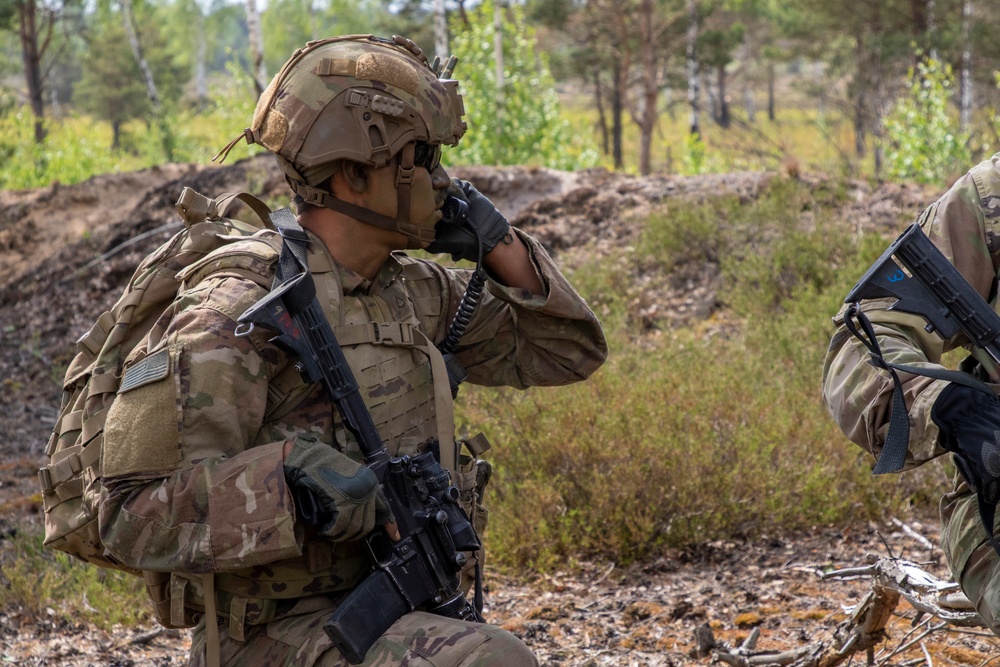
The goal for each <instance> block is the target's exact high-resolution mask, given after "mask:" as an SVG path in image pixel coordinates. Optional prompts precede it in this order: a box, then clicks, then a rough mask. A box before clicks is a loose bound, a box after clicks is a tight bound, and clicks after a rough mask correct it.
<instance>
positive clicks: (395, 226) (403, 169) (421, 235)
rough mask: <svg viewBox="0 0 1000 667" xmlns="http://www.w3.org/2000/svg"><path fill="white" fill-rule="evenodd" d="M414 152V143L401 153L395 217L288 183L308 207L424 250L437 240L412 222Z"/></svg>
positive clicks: (330, 194)
mask: <svg viewBox="0 0 1000 667" xmlns="http://www.w3.org/2000/svg"><path fill="white" fill-rule="evenodd" d="M413 149H414V143H413V142H412V141H411V142H409V143H408V144H406V145H405V146H404V147H403V150H401V151H400V152H399V167H398V168H397V170H396V217H395V218H390V217H389V216H387V215H383V214H381V213H377V212H375V211H372V210H371V209H367V208H364V207H362V206H358V205H357V204H352V203H350V202H346V201H344V200H343V199H337V198H336V197H334V196H333V194H332V193H330V192H329V191H327V190H323V189H321V188H317V187H314V186H311V185H306V184H305V183H302V182H300V181H297V180H295V179H293V178H291V177H289V176H288V175H287V174H286V176H285V180H286V181H287V182H288V185H289V186H290V187H291V188H292V190H293V191H294V192H295V194H297V195H299V196H300V197H302V199H304V200H305V202H306V203H307V204H311V205H313V206H323V207H325V208H328V209H331V210H334V211H337V212H338V213H343V214H344V215H347V216H350V217H352V218H354V219H356V220H360V221H361V222H364V223H366V224H369V225H374V226H375V227H381V228H382V229H388V230H390V231H394V232H399V233H400V234H402V235H403V236H405V237H406V239H407V246H406V247H407V248H421V247H423V246H424V245H426V244H428V243H430V242H431V241H433V240H434V229H433V228H431V229H427V228H426V227H421V226H419V225H415V224H413V223H412V222H411V221H410V202H411V200H412V199H411V187H410V186H411V185H412V183H413V171H414V168H413Z"/></svg>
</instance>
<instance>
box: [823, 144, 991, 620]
mask: <svg viewBox="0 0 1000 667" xmlns="http://www.w3.org/2000/svg"><path fill="white" fill-rule="evenodd" d="M998 202H1000V154H997V155H994V156H993V158H992V159H990V160H987V161H985V162H983V163H982V164H979V165H978V166H976V167H974V168H973V169H972V170H971V171H969V173H968V174H966V175H965V176H963V177H962V178H961V179H959V180H958V182H956V183H955V185H954V186H953V187H952V188H951V189H950V190H949V191H948V192H946V193H945V194H944V195H943V196H942V197H941V198H940V199H938V200H937V201H936V202H935V203H933V204H931V206H929V207H928V208H927V209H925V210H924V211H923V212H922V213H921V215H920V217H919V219H918V222H919V224H920V226H921V228H922V230H923V231H924V233H926V234H927V236H928V237H929V238H930V239H931V240H932V241H933V242H934V243H935V245H937V247H938V248H940V249H941V251H942V252H943V253H944V255H945V256H946V257H947V258H948V259H949V260H950V261H951V262H952V263H953V264H954V265H955V267H956V268H957V269H958V270H959V272H961V274H962V275H963V276H964V277H965V278H966V279H967V280H968V281H969V283H971V285H972V286H973V287H974V288H975V289H976V291H978V292H979V293H980V294H981V295H982V296H983V297H984V298H985V299H987V300H989V301H990V302H991V303H992V304H993V306H994V308H996V307H997V303H996V299H997V276H998V272H1000V207H998V205H997V203H998ZM894 301H895V299H878V300H869V301H863V302H861V304H860V309H861V312H862V313H863V315H864V316H866V317H867V318H868V319H869V320H870V321H871V323H872V327H873V331H874V334H875V336H876V340H877V343H878V345H879V346H880V348H881V351H882V355H883V358H884V359H885V361H887V362H889V363H891V364H894V365H908V366H919V367H924V368H932V369H933V368H941V366H940V364H941V355H942V353H944V352H946V351H948V350H951V349H954V348H956V347H959V346H965V347H967V348H968V347H969V345H968V340H966V339H965V337H964V336H962V335H958V336H955V337H954V338H951V339H948V340H941V338H939V337H938V336H937V335H935V334H932V333H928V332H927V331H926V330H925V328H924V327H925V325H926V322H925V321H924V320H923V319H922V318H920V317H918V316H916V315H910V314H907V313H902V312H899V311H893V310H890V309H889V307H890V306H891V305H892V304H893V303H894ZM845 312H846V306H845V308H844V309H842V310H841V312H840V313H839V314H838V315H837V317H836V318H834V321H835V323H836V324H837V330H836V333H835V334H834V336H833V340H832V341H831V343H830V349H829V351H828V353H827V357H826V364H825V367H824V369H823V394H824V398H825V400H826V402H827V405H828V407H829V409H830V412H831V414H832V415H833V417H834V419H835V420H836V421H837V423H838V424H839V425H840V428H841V429H842V430H843V431H844V433H845V434H846V435H847V437H848V438H850V439H851V440H852V441H854V442H855V443H857V444H859V445H861V446H862V447H863V448H865V449H867V450H868V451H870V452H871V453H872V454H874V455H875V456H876V457H878V456H880V455H881V453H882V450H883V447H884V446H885V444H886V439H887V434H888V425H889V418H890V414H891V409H890V408H891V404H892V396H893V390H894V382H893V380H892V378H891V377H890V375H889V374H888V373H886V372H885V371H883V370H879V369H876V368H875V367H874V366H873V365H871V364H869V363H868V358H869V357H868V354H867V352H868V350H867V349H866V348H865V347H864V346H863V345H862V343H861V342H860V341H859V340H858V339H856V338H854V337H853V336H852V335H851V334H850V333H849V332H848V329H847V327H846V326H845V324H844V318H845ZM962 368H963V370H968V371H970V372H972V373H973V374H974V375H976V376H977V377H978V378H979V379H981V380H985V381H986V382H989V383H994V384H995V383H998V382H1000V368H998V367H997V366H996V364H994V363H993V362H992V361H991V360H990V359H989V358H988V357H987V356H986V355H985V354H983V353H982V352H981V351H979V352H977V351H976V350H974V349H973V350H972V356H971V357H969V358H968V359H967V360H966V361H965V362H964V363H963V365H962ZM897 375H898V377H899V379H900V381H901V389H902V391H903V396H904V399H905V403H906V406H907V410H908V412H909V424H910V429H909V443H908V448H907V452H906V461H905V463H904V469H910V468H915V467H917V466H919V465H922V464H924V463H926V462H927V461H930V460H931V459H933V458H936V457H938V456H941V455H942V454H945V453H951V454H952V455H953V456H954V460H955V463H956V466H957V468H958V470H959V471H960V473H957V474H956V477H955V484H954V490H953V491H952V492H950V493H948V494H946V495H945V496H944V497H943V498H942V499H941V505H940V510H941V520H942V529H941V542H942V546H943V548H944V552H945V555H946V557H947V559H948V563H949V565H950V567H951V571H952V574H953V576H954V577H955V581H957V582H959V584H960V585H961V587H962V590H963V591H964V592H965V594H966V596H967V597H968V598H969V599H970V600H971V601H972V602H973V603H974V604H975V608H976V610H977V612H978V613H979V615H980V616H981V617H982V618H983V620H984V621H985V622H986V625H987V627H989V628H990V629H991V630H992V631H993V632H994V634H997V635H1000V577H997V576H995V572H994V570H995V569H996V568H997V566H998V564H1000V558H998V555H997V552H996V551H995V550H994V547H993V545H992V544H991V540H990V537H989V536H988V535H987V534H986V530H985V529H984V524H983V520H981V518H980V514H979V509H978V502H977V494H976V491H977V490H980V491H983V494H982V495H983V497H984V498H985V499H990V498H992V501H991V502H992V503H993V504H995V502H996V498H998V497H1000V495H998V491H1000V449H998V445H1000V400H997V399H996V398H991V397H989V396H988V395H986V394H985V393H983V392H981V391H979V390H977V389H973V388H970V387H966V386H963V385H961V384H956V383H954V382H949V381H946V380H943V379H934V378H931V377H928V376H925V375H914V374H911V373H904V372H898V373H897ZM989 502H990V501H989V500H988V503H989ZM987 520H989V519H987ZM995 532H996V531H995V530H994V533H995Z"/></svg>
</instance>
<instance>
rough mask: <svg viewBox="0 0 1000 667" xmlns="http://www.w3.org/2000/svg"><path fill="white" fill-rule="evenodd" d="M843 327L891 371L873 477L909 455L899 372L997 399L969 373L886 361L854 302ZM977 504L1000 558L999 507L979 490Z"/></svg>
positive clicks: (878, 363)
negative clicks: (886, 413) (996, 532)
mask: <svg viewBox="0 0 1000 667" xmlns="http://www.w3.org/2000/svg"><path fill="white" fill-rule="evenodd" d="M854 319H857V321H858V324H859V325H860V327H861V329H862V330H863V331H864V335H862V333H861V331H859V330H858V327H856V326H855V325H854V322H853V320H854ZM844 325H845V326H846V327H847V330H848V331H850V332H851V334H853V335H854V337H855V338H857V339H858V340H859V341H861V343H862V344H863V345H864V346H865V347H866V348H868V354H869V363H871V364H872V366H875V367H876V368H882V369H884V370H886V371H888V372H889V376H890V377H891V378H892V384H893V387H892V408H891V411H890V414H889V431H888V433H886V437H885V445H884V446H883V447H882V453H881V455H880V456H879V457H878V461H877V462H876V464H875V468H874V469H873V470H872V474H873V475H883V474H886V473H892V472H899V471H900V470H902V469H903V465H904V464H905V463H906V453H907V451H908V449H909V442H910V419H909V415H907V412H906V401H905V400H904V398H903V383H902V382H901V381H900V379H899V375H897V373H896V371H900V372H902V373H910V374H912V375H923V376H924V377H929V378H933V379H935V380H944V381H946V382H955V383H957V384H961V385H964V386H966V387H970V388H972V389H978V390H979V391H983V392H986V393H987V394H989V395H990V396H996V392H994V391H993V389H992V388H991V387H990V386H989V385H988V384H986V383H985V382H983V381H982V380H980V379H979V378H977V377H975V376H973V375H970V374H969V373H964V372H962V371H954V370H950V369H947V368H924V367H919V366H909V365H906V364H892V363H889V362H888V361H886V360H885V358H884V357H883V356H882V349H881V348H880V347H879V344H878V340H877V339H876V337H875V329H874V327H872V323H871V321H870V320H869V319H868V317H867V316H865V314H864V313H863V312H861V308H860V305H859V304H858V303H857V302H855V303H852V304H851V305H850V306H849V307H848V309H847V312H846V313H845V316H844ZM976 501H977V503H978V506H979V519H980V520H981V521H982V522H983V528H984V529H985V530H986V535H987V537H988V538H989V541H990V544H992V545H993V549H994V550H996V552H997V554H998V555H1000V541H998V540H997V538H996V536H995V535H994V534H993V523H994V520H995V519H996V504H991V503H989V502H987V501H986V499H985V498H984V497H983V493H982V491H981V490H979V489H977V490H976Z"/></svg>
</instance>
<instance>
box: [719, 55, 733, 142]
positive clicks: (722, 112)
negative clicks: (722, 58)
mask: <svg viewBox="0 0 1000 667" xmlns="http://www.w3.org/2000/svg"><path fill="white" fill-rule="evenodd" d="M717 79H718V82H719V127H722V128H728V127H729V120H730V119H729V100H728V99H727V94H726V66H725V65H719V71H718V75H717Z"/></svg>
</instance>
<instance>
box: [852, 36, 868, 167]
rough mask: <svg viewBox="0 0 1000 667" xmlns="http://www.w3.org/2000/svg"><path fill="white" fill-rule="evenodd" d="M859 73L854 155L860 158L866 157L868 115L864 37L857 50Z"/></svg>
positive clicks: (855, 103)
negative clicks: (866, 120) (866, 121)
mask: <svg viewBox="0 0 1000 667" xmlns="http://www.w3.org/2000/svg"><path fill="white" fill-rule="evenodd" d="M855 59H856V66H857V71H856V73H855V75H854V87H855V91H854V154H855V155H857V156H858V157H859V158H861V157H864V156H865V153H866V150H865V128H866V127H867V124H866V123H865V119H866V116H867V115H868V109H867V106H868V83H867V81H865V73H864V70H865V65H866V62H865V60H866V59H865V45H864V38H863V36H859V37H858V44H857V49H856V50H855Z"/></svg>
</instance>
